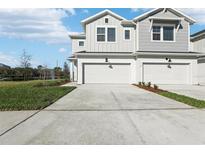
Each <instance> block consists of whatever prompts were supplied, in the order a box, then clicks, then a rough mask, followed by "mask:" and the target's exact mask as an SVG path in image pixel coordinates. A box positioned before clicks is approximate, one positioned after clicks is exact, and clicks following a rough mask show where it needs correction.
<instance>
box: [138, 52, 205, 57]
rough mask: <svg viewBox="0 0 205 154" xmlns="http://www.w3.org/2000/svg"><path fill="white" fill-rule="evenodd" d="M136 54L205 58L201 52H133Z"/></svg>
mask: <svg viewBox="0 0 205 154" xmlns="http://www.w3.org/2000/svg"><path fill="white" fill-rule="evenodd" d="M135 55H136V56H183V57H197V58H198V57H202V56H204V58H205V54H202V53H190V52H187V53H177V52H176V53H164V52H160V53H159V52H157V53H153V52H151V53H148V52H135Z"/></svg>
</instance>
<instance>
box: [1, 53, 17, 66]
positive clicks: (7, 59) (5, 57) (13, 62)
mask: <svg viewBox="0 0 205 154" xmlns="http://www.w3.org/2000/svg"><path fill="white" fill-rule="evenodd" d="M0 62H1V63H3V64H5V65H8V66H11V67H16V66H18V65H19V61H18V59H16V58H15V57H13V56H11V55H9V54H5V53H3V52H0Z"/></svg>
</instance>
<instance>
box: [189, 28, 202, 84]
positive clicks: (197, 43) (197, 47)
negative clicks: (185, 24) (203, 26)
mask: <svg viewBox="0 0 205 154" xmlns="http://www.w3.org/2000/svg"><path fill="white" fill-rule="evenodd" d="M191 48H192V50H193V51H196V52H198V53H202V55H201V56H199V58H198V60H197V63H198V66H197V68H198V69H197V71H198V83H200V84H205V30H202V31H200V32H198V33H195V34H193V35H191Z"/></svg>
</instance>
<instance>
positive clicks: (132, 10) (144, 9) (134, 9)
mask: <svg viewBox="0 0 205 154" xmlns="http://www.w3.org/2000/svg"><path fill="white" fill-rule="evenodd" d="M149 10H151V9H150V8H131V12H139V11H141V12H142V13H144V12H146V11H149Z"/></svg>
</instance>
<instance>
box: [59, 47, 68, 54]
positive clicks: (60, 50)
mask: <svg viewBox="0 0 205 154" xmlns="http://www.w3.org/2000/svg"><path fill="white" fill-rule="evenodd" d="M58 51H59V52H60V53H64V52H66V51H67V50H66V49H65V48H60V49H59V50H58Z"/></svg>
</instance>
